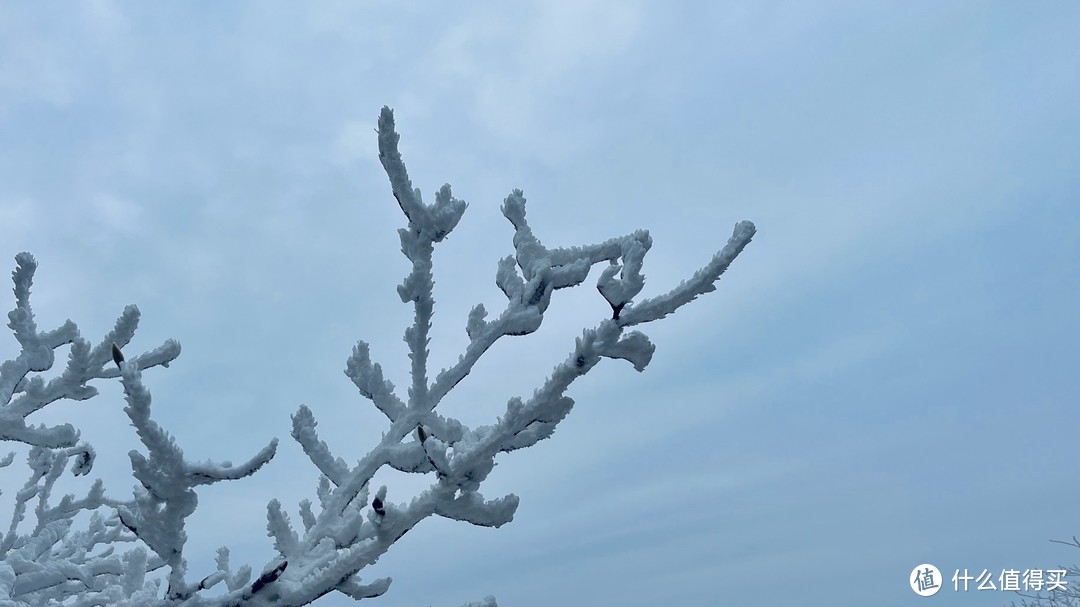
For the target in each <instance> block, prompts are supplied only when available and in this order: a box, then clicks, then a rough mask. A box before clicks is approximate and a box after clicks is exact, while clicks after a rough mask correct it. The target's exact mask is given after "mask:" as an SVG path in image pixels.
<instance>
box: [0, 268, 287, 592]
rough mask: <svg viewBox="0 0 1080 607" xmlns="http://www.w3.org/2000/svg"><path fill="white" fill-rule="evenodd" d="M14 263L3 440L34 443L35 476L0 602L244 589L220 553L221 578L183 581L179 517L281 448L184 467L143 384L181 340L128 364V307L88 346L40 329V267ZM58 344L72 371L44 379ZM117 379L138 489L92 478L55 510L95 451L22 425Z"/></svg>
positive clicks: (133, 320)
mask: <svg viewBox="0 0 1080 607" xmlns="http://www.w3.org/2000/svg"><path fill="white" fill-rule="evenodd" d="M15 260H16V268H15V271H14V272H13V273H12V279H13V281H14V283H15V304H16V305H15V309H14V310H12V311H11V312H10V313H8V319H9V321H10V322H9V324H8V327H10V328H11V330H12V332H13V333H14V335H15V339H16V340H17V342H18V343H19V345H20V347H21V352H20V353H19V355H18V356H16V357H15V358H14V359H12V360H9V361H6V362H4V363H3V364H0V439H5V440H12V441H17V442H21V443H24V444H27V445H30V447H31V448H30V451H29V456H28V458H27V464H28V466H29V468H30V470H31V475H30V477H29V479H28V480H27V481H26V483H25V484H24V485H23V488H22V489H21V490H19V491H18V492H17V493H16V494H15V495H14V508H13V514H12V520H11V523H10V525H9V527H8V530H7V532H6V533H4V534H3V535H2V536H0V606H3V607H9V606H15V605H20V606H22V605H26V606H29V605H61V604H64V605H67V604H72V605H87V606H89V605H128V606H132V607H134V606H136V605H138V606H144V605H158V604H181V603H182V602H183V601H184V600H186V599H188V598H190V597H192V596H193V595H194V593H195V592H198V591H199V590H202V589H205V588H209V587H210V586H213V585H214V584H217V583H218V582H220V581H222V580H224V581H226V583H227V585H228V586H229V588H230V589H231V590H239V587H240V586H242V585H243V584H245V583H246V580H247V578H246V577H245V575H247V576H249V575H250V571H248V573H247V574H245V573H244V569H241V570H240V571H239V572H238V573H236V574H233V573H232V572H231V571H230V570H229V568H228V557H227V553H225V555H219V556H221V558H219V562H218V565H219V568H218V571H217V572H216V573H213V574H211V575H209V576H207V577H205V578H204V579H202V580H201V581H200V582H198V583H194V584H190V583H188V582H186V581H185V578H184V573H185V565H186V564H185V562H184V559H183V556H182V551H183V545H184V542H185V539H186V534H185V533H184V530H183V521H184V518H185V517H186V516H188V515H189V514H191V512H192V511H194V508H195V504H196V498H195V493H194V491H193V487H195V486H197V485H206V484H211V483H213V482H217V481H219V480H230V479H238V478H242V477H244V476H248V475H250V474H252V473H253V472H255V470H257V469H258V468H259V467H260V466H262V465H263V464H265V463H266V462H267V461H268V460H269V459H270V458H271V457H272V456H273V453H274V447H275V445H276V442H272V443H271V444H270V445H269V446H268V447H267V448H265V449H263V450H262V451H261V452H260V453H259V454H257V455H256V456H255V457H253V458H252V459H251V460H250V461H249V462H247V463H245V464H243V465H241V466H231V465H228V464H221V465H219V464H212V463H191V462H187V461H185V460H184V459H183V453H182V452H181V451H180V449H179V447H177V446H176V444H175V442H174V441H173V440H172V438H171V437H170V436H169V435H168V434H167V433H166V432H165V431H164V430H163V429H161V428H160V427H159V426H158V425H157V424H156V423H155V422H154V421H153V420H152V419H151V418H150V393H149V391H148V390H147V389H146V388H145V386H144V385H143V384H142V379H141V378H142V371H143V370H145V369H147V368H150V367H153V366H157V365H161V366H165V367H167V366H168V365H169V363H170V362H171V361H172V360H174V359H175V358H176V357H177V356H178V355H179V354H180V344H178V343H176V342H175V341H171V340H170V341H167V342H165V343H164V344H162V345H161V346H159V347H157V348H155V349H153V350H151V351H149V352H144V353H142V354H137V355H134V356H125V355H124V354H123V352H122V348H124V347H126V346H128V345H129V343H130V342H131V340H132V338H133V337H134V334H135V329H136V328H137V326H138V323H139V310H138V308H136V307H135V306H128V307H127V308H125V309H124V312H123V314H122V315H121V316H120V318H119V319H118V320H117V321H116V325H115V326H114V328H113V330H112V331H110V332H109V333H108V334H106V335H105V336H104V338H103V339H102V340H101V341H100V342H99V343H98V345H96V346H94V347H91V346H90V344H89V342H87V341H86V340H85V339H83V338H82V337H81V336H80V334H79V330H78V328H77V327H76V325H75V323H73V322H71V321H70V320H69V321H67V322H66V323H64V324H63V325H62V326H60V327H59V328H58V329H54V330H52V331H47V332H42V331H39V330H38V328H37V324H36V322H35V320H34V314H33V309H32V307H31V305H30V287H31V285H32V281H33V278H34V272H35V270H36V269H37V263H36V262H35V260H34V258H33V257H32V256H31V255H30V254H29V253H20V254H19V255H18V256H16V258H15ZM63 346H70V352H69V355H68V360H67V365H66V367H65V368H64V369H63V370H62V371H61V372H60V374H59V375H57V376H55V377H53V378H52V379H49V380H46V379H45V378H44V376H43V374H44V373H46V372H48V371H50V370H51V369H52V367H53V365H54V363H55V359H56V357H55V351H56V350H58V349H59V348H61V347H63ZM117 377H119V378H120V379H121V382H122V384H123V386H124V391H125V394H126V397H127V401H128V406H127V407H126V408H125V409H124V410H125V412H126V413H127V414H128V416H129V418H130V419H131V421H132V424H133V425H134V426H135V428H136V431H137V433H138V435H139V438H140V439H141V440H142V442H143V444H144V445H145V446H146V448H147V450H148V451H149V457H146V456H144V455H142V454H141V453H139V452H137V451H132V452H131V454H130V457H131V462H132V471H133V474H134V476H135V478H136V479H137V480H138V481H139V483H140V486H138V488H137V490H136V492H135V495H134V499H132V500H127V501H123V500H116V499H112V498H109V497H107V496H106V495H105V489H104V487H103V485H102V483H101V481H100V480H98V481H96V482H94V483H93V485H92V486H91V487H90V489H89V491H88V492H87V494H86V495H85V496H84V497H82V498H79V499H76V498H75V496H74V495H65V496H64V497H63V498H62V499H61V500H60V501H59V502H58V503H54V502H53V501H52V500H51V498H52V494H53V491H54V489H55V487H56V483H57V481H58V480H59V479H60V477H61V475H62V473H63V471H64V470H65V469H67V468H68V464H69V463H70V464H71V465H70V470H71V472H72V474H73V475H75V476H80V475H85V474H88V473H89V472H90V471H91V468H92V466H93V463H94V457H95V452H94V449H93V448H92V447H91V446H90V445H88V444H86V443H80V442H78V441H79V432H78V431H77V430H75V429H74V428H73V427H72V426H70V425H68V424H65V425H61V426H55V427H51V428H50V427H45V426H43V425H38V426H33V425H30V424H28V423H27V422H26V418H27V417H28V416H29V415H31V414H32V413H34V412H36V411H39V410H41V409H42V408H44V407H45V406H47V405H49V404H51V403H53V402H56V401H58V400H62V399H67V400H74V401H85V400H88V399H90V398H92V397H93V396H95V395H97V389H96V388H94V387H93V386H91V385H90V383H89V382H91V381H93V380H101V379H111V378H117ZM13 457H14V454H9V455H8V456H7V457H5V458H3V460H0V467H6V466H8V465H10V464H11V462H12V461H13ZM31 505H34V508H33V511H34V515H35V520H36V523H35V524H34V525H33V527H32V528H31V529H29V531H26V530H24V529H23V527H25V525H23V522H24V519H25V518H26V513H27V510H28V509H29V507H30V506H31ZM81 512H90V513H91V516H90V522H89V526H88V527H87V528H86V529H85V530H79V531H76V530H74V529H73V525H74V517H75V516H76V515H78V514H79V513H81ZM133 543H135V544H137V545H135V546H134V547H132V548H131V549H129V550H126V551H124V552H121V553H118V552H117V551H116V548H117V546H118V545H123V544H133ZM146 548H149V549H150V552H148V551H147V550H146ZM151 553H152V554H151ZM163 567H166V568H167V569H168V581H169V584H168V588H167V589H166V592H165V597H164V598H162V596H161V592H160V591H159V585H158V584H159V582H158V580H150V579H148V578H147V574H148V573H152V572H154V571H157V570H159V569H162V568H163Z"/></svg>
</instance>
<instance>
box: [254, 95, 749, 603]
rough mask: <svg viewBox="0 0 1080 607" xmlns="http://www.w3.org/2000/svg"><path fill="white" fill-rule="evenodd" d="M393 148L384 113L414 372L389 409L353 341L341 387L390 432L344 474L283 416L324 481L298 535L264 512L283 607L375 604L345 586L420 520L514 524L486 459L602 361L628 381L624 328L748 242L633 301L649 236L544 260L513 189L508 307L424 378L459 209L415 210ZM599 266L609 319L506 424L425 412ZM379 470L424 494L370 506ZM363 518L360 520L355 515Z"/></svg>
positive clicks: (533, 436) (304, 511)
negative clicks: (398, 475) (488, 489)
mask: <svg viewBox="0 0 1080 607" xmlns="http://www.w3.org/2000/svg"><path fill="white" fill-rule="evenodd" d="M398 141H399V136H398V133H397V131H396V130H395V125H394V117H393V113H392V111H391V110H390V109H389V108H383V110H382V113H381V115H380V116H379V127H378V143H379V159H380V161H381V162H382V165H383V168H384V169H385V171H386V174H387V176H388V177H389V180H390V186H391V191H392V193H393V196H394V198H395V200H397V203H398V206H399V207H400V208H401V210H402V211H403V212H404V214H405V218H406V220H407V225H406V227H405V228H402V229H400V230H399V231H398V234H399V237H400V240H401V251H402V253H403V254H404V255H405V257H406V258H407V259H408V260H409V262H410V263H411V266H412V269H411V271H410V272H409V274H408V275H407V276H406V277H405V279H404V280H403V281H402V283H401V284H400V285H399V286H398V288H397V291H398V295H399V296H400V298H401V301H402V302H404V303H411V304H412V306H413V314H414V316H413V324H412V325H411V326H409V327H408V328H406V329H405V335H404V339H405V342H406V344H407V345H408V348H409V358H410V360H411V363H412V364H411V373H410V375H411V377H410V382H409V384H408V389H407V394H406V395H405V397H404V398H403V397H402V396H399V395H398V393H397V392H396V390H395V386H394V384H393V383H392V382H391V381H389V380H387V379H386V378H385V377H384V376H383V371H382V367H381V366H380V365H379V364H378V363H376V362H373V361H372V357H371V352H370V348H369V347H368V345H367V344H366V343H364V342H362V341H361V342H359V343H357V345H356V346H355V347H354V348H353V353H352V355H351V356H350V357H349V358H348V361H347V364H346V368H345V374H346V375H347V376H348V377H349V379H351V380H352V382H353V383H354V384H355V385H356V387H357V388H358V390H359V391H360V394H361V395H362V396H363V397H365V398H367V399H368V400H371V401H372V403H373V404H374V405H375V406H376V407H377V408H378V409H379V410H380V411H381V412H382V413H383V414H384V415H385V416H386V418H387V420H388V421H389V424H390V427H389V429H388V430H387V431H386V432H385V433H384V435H383V439H382V441H380V442H379V444H378V445H376V446H375V447H374V448H372V449H371V450H370V451H368V452H367V453H366V454H365V455H363V456H362V457H361V458H360V459H359V461H358V462H357V463H356V464H355V465H352V466H350V465H348V464H347V463H346V460H345V459H343V458H341V457H338V456H336V455H334V454H333V453H332V452H331V449H330V448H329V446H328V445H327V444H326V443H325V442H323V441H322V440H321V439H319V437H318V434H317V433H316V431H315V427H316V421H315V415H314V413H312V411H311V410H310V409H309V408H307V407H306V406H301V407H300V409H299V410H298V411H297V413H296V414H295V415H294V416H293V432H292V435H293V438H294V439H296V440H297V442H299V443H300V445H301V446H302V447H303V449H304V452H305V453H307V455H308V457H309V458H310V459H311V461H312V463H313V464H314V465H315V466H316V468H317V469H318V470H319V471H320V473H321V476H320V485H319V502H320V504H319V506H320V509H319V511H318V513H315V512H314V511H313V510H312V505H311V503H310V502H307V501H305V502H302V503H301V504H300V515H301V518H302V520H303V523H304V524H303V529H297V528H296V527H295V526H294V525H293V524H292V523H291V522H290V520H289V518H288V517H287V516H286V515H285V514H284V512H283V511H282V509H281V504H280V503H278V502H276V501H275V502H273V503H271V505H270V508H269V510H268V530H269V533H270V535H271V536H272V537H273V538H274V540H275V547H276V548H277V550H278V552H279V554H280V559H281V560H282V562H286V561H287V562H288V563H289V566H288V568H287V569H285V570H284V571H283V572H282V573H281V575H280V576H279V577H278V578H276V579H275V581H274V584H275V596H276V597H278V600H281V601H282V602H283V604H289V605H293V604H296V605H299V604H303V603H304V602H305V601H310V600H313V599H315V598H317V597H319V596H322V595H323V594H326V593H329V592H332V591H335V590H336V591H338V592H342V593H344V594H346V595H348V596H351V597H353V598H366V597H368V596H377V595H379V594H382V593H383V592H386V590H387V589H388V587H389V585H390V579H389V578H384V579H382V580H378V581H377V582H372V583H370V584H367V585H364V584H361V583H360V581H359V579H358V578H357V577H356V576H357V575H358V573H359V572H360V571H361V570H362V569H363V568H364V567H366V566H367V565H370V564H372V563H374V562H375V561H376V560H378V559H379V558H380V557H381V556H382V555H383V554H384V553H385V552H386V551H387V549H389V547H390V546H391V545H392V544H393V543H394V542H395V541H396V540H397V539H398V538H400V537H401V536H402V535H404V534H405V533H407V532H408V531H410V530H411V529H412V528H413V527H414V526H415V525H416V524H417V523H418V522H420V521H421V520H423V519H424V518H426V517H428V516H431V515H437V516H442V517H445V518H450V519H454V520H459V521H464V522H468V523H472V524H474V525H479V526H485V527H499V526H501V525H504V524H506V523H508V522H510V521H511V520H513V517H514V512H515V510H516V508H517V504H518V498H517V497H516V496H514V495H507V496H503V497H499V498H496V499H487V498H485V497H484V496H483V495H482V494H481V493H480V491H479V490H480V486H481V484H482V483H483V481H484V480H485V479H486V478H487V476H488V475H489V474H490V473H491V471H492V470H493V469H494V466H495V457H496V456H497V455H498V454H499V453H501V452H509V451H513V450H516V449H522V448H525V447H530V446H532V445H534V444H536V443H537V442H539V441H540V440H543V439H545V438H547V437H549V436H551V435H552V433H553V432H554V431H555V428H556V427H557V426H558V424H559V422H560V421H562V420H563V419H564V418H565V417H566V415H567V414H568V413H569V412H570V410H571V408H572V407H573V405H574V401H573V400H572V399H571V398H570V397H569V396H567V395H566V394H565V393H566V390H567V389H568V388H569V386H570V384H571V383H572V382H573V381H574V380H575V379H577V378H578V377H580V376H582V375H584V374H585V373H587V372H588V371H589V370H590V369H592V368H593V367H594V366H595V365H596V364H597V363H598V362H599V361H600V359H601V358H618V359H623V360H626V361H628V362H630V364H631V365H633V367H634V368H635V369H636V370H638V371H641V370H644V369H645V367H646V366H647V365H648V364H649V361H650V360H651V359H652V355H653V350H654V347H653V345H652V343H651V342H650V341H649V339H648V337H646V336H645V335H644V334H643V333H641V332H639V331H627V330H626V328H627V327H630V326H634V325H639V324H643V323H646V322H650V321H652V320H656V319H659V318H663V317H664V316H666V315H668V314H671V313H672V312H674V311H675V310H676V309H678V308H679V307H681V306H683V305H685V304H686V303H689V302H690V301H692V300H693V299H695V298H696V297H697V296H699V295H701V294H703V293H707V292H709V291H712V290H714V289H715V287H714V283H715V282H716V280H718V279H719V278H720V275H721V274H723V272H724V271H725V270H726V269H727V268H728V266H729V265H730V263H731V261H732V260H734V258H735V257H736V256H737V255H738V254H739V253H740V252H741V251H742V249H743V248H744V247H745V246H746V245H747V244H748V243H749V242H750V239H751V238H752V237H753V235H754V226H753V224H752V223H750V222H748V221H743V222H740V223H738V224H737V225H736V226H735V231H734V233H733V235H732V237H731V239H729V240H728V242H727V244H726V245H725V246H724V247H723V249H721V250H720V251H719V252H718V253H717V254H716V256H715V257H714V258H713V259H712V260H711V261H710V262H709V263H708V264H706V265H705V266H704V267H703V268H702V269H701V270H699V271H698V272H697V273H695V274H694V275H693V276H692V277H691V278H690V279H689V280H687V281H684V282H683V283H681V284H680V285H678V286H677V287H675V288H674V289H672V290H671V291H669V292H668V293H666V294H662V295H659V296H655V297H651V298H639V296H640V294H641V292H642V290H643V289H644V286H645V276H644V275H643V274H642V272H641V269H642V264H643V261H644V258H645V254H646V253H647V252H648V250H649V248H650V247H651V246H652V239H651V238H650V237H649V234H648V232H645V231H637V232H634V233H632V234H628V235H626V236H620V237H616V238H612V239H610V240H606V241H604V242H601V243H599V244H593V245H586V246H579V247H567V248H548V247H546V246H544V245H543V244H542V243H541V241H540V240H539V239H538V238H537V237H536V235H535V234H533V231H532V229H531V228H530V226H529V223H528V220H527V218H526V212H525V208H526V206H525V196H524V194H523V193H522V192H521V191H520V190H514V191H513V192H512V193H511V194H510V196H508V197H507V198H506V199H505V201H504V202H503V205H502V212H503V215H504V216H505V217H506V218H507V219H508V220H509V221H510V224H511V225H512V226H513V229H514V237H513V247H514V254H513V255H511V256H507V257H505V258H503V259H502V260H501V261H500V262H499V263H498V266H497V270H496V273H495V283H496V285H497V286H498V287H499V289H500V290H501V291H502V292H503V294H504V295H505V296H506V300H507V303H506V307H505V308H504V309H503V310H502V311H501V312H500V313H499V314H498V315H496V316H494V317H493V318H490V317H489V315H488V311H487V310H486V309H485V308H484V306H483V305H479V304H478V305H477V306H475V307H474V308H473V310H472V311H471V312H470V313H469V315H468V318H467V319H466V323H465V330H466V334H467V335H468V338H469V344H468V346H466V348H465V350H464V352H462V353H461V355H460V357H459V358H458V361H457V363H456V364H454V365H451V366H450V367H448V368H445V369H442V370H440V371H438V372H437V373H435V374H434V377H433V378H432V377H430V374H429V372H430V369H429V366H428V343H429V341H430V339H429V337H428V333H429V330H430V328H431V317H432V311H433V308H434V303H435V302H434V299H433V296H432V287H433V284H434V281H433V277H432V268H433V252H434V245H435V244H436V243H439V242H442V241H443V240H444V239H446V238H447V236H449V235H450V233H451V232H452V231H453V229H454V227H455V226H456V225H457V224H458V221H460V219H461V217H462V215H463V214H464V212H465V209H466V208H467V206H468V205H467V204H466V203H465V202H464V201H461V200H458V199H456V198H454V197H453V195H452V192H451V188H450V186H449V185H444V186H442V188H440V189H439V190H438V192H437V193H436V195H435V202H434V203H433V204H430V205H429V204H425V203H424V202H423V200H422V197H421V193H420V190H419V189H416V188H414V187H413V185H412V181H411V179H410V178H409V174H408V172H407V171H406V168H405V164H404V162H403V160H402V158H401V153H400V151H399V150H398ZM605 262H606V265H605V266H604V268H603V269H602V270H601V271H600V276H599V280H598V281H597V285H596V286H597V290H598V291H599V293H600V295H601V296H602V297H603V298H604V299H605V300H606V301H607V302H608V304H609V305H610V306H611V316H610V317H609V318H603V319H599V321H598V323H597V324H596V325H595V326H594V327H592V328H588V329H585V330H584V332H583V333H582V335H581V337H579V338H578V339H577V341H576V343H575V344H574V347H573V348H572V349H571V351H570V353H569V355H568V356H567V358H566V359H565V360H564V361H563V362H562V363H560V364H558V365H556V366H555V368H554V370H553V371H552V373H551V375H550V376H549V377H548V379H547V380H546V381H545V382H544V383H543V385H541V386H540V387H539V388H537V389H536V390H535V391H534V392H533V393H532V396H530V397H528V398H527V399H526V398H520V397H514V398H511V399H510V401H509V403H508V404H507V408H506V413H505V415H503V416H501V417H499V418H498V419H497V420H495V423H493V424H492V425H489V426H481V427H478V428H469V427H467V426H465V425H464V424H462V423H461V422H459V421H458V420H455V419H452V418H446V417H443V416H441V415H439V414H438V413H437V412H436V410H435V409H436V407H437V406H438V404H439V402H440V401H441V400H442V399H443V397H445V396H446V395H447V394H448V393H449V391H450V390H451V389H453V388H454V386H456V385H457V384H458V383H459V382H461V381H462V380H463V379H464V378H465V377H466V376H467V375H469V373H470V372H471V371H472V368H473V365H475V363H476V362H477V360H479V358H480V357H481V356H482V355H483V354H484V353H485V352H486V351H487V350H488V348H490V347H491V346H492V345H493V344H494V343H495V342H496V341H498V340H499V339H500V338H502V337H505V336H508V335H527V334H529V333H532V332H533V331H536V330H537V329H538V328H539V327H540V324H541V323H542V322H543V319H544V313H545V312H546V311H547V309H548V306H549V305H550V303H551V298H552V296H553V294H554V292H555V291H557V290H559V289H563V288H566V287H571V286H575V285H579V284H581V283H582V282H584V281H585V279H586V278H587V277H588V275H589V272H590V270H591V269H592V266H593V265H595V264H605ZM383 466H390V467H392V468H394V469H396V470H399V471H402V472H412V473H417V474H425V475H426V474H430V475H432V483H431V485H430V486H429V487H428V488H427V489H426V490H425V491H423V492H421V493H420V494H419V495H417V496H415V497H413V498H412V499H411V500H410V501H408V502H395V501H392V500H391V499H389V496H388V491H387V488H386V487H385V486H384V487H381V488H380V489H379V490H378V491H377V492H376V494H375V495H374V497H372V498H371V501H370V504H369V501H368V500H369V484H370V482H371V480H372V478H373V477H374V475H375V473H376V472H377V471H378V470H379V469H380V468H382V467H383ZM365 511H366V513H367V515H366V516H361V514H362V513H363V512H365ZM267 604H270V603H267ZM471 605H474V606H475V605H481V606H484V607H494V605H495V600H494V598H492V597H488V599H486V600H485V601H484V602H482V603H472V604H471Z"/></svg>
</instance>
